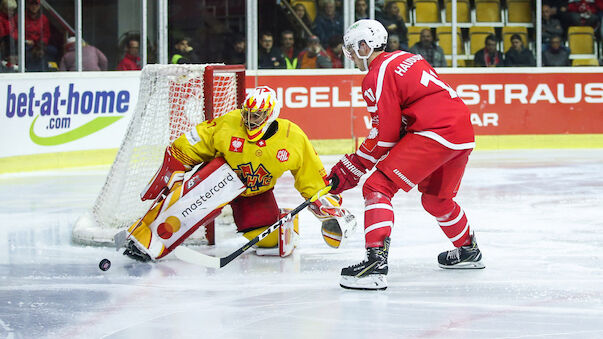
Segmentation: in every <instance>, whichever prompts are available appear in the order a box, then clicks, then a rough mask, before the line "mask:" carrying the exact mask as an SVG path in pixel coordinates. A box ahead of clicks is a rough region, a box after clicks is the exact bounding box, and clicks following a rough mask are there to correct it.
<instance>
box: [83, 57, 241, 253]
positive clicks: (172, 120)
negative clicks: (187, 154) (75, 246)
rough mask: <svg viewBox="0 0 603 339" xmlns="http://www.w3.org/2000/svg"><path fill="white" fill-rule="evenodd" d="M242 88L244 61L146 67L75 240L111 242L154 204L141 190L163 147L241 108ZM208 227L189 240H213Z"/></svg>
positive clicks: (152, 173)
mask: <svg viewBox="0 0 603 339" xmlns="http://www.w3.org/2000/svg"><path fill="white" fill-rule="evenodd" d="M244 91H245V68H244V66H242V65H235V66H230V65H148V66H145V68H144V69H143V71H142V73H141V79H140V88H139V96H138V103H137V104H136V110H135V112H134V115H133V117H132V120H131V121H130V124H129V126H128V129H127V132H126V135H125V137H124V139H123V141H122V144H121V146H120V148H119V151H118V152H117V156H116V158H115V161H114V162H113V165H112V166H111V169H110V171H109V174H108V175H107V179H106V181H105V184H104V186H103V188H102V189H101V192H100V193H99V195H98V197H97V199H96V202H95V204H94V206H93V208H92V210H91V211H89V212H88V213H86V214H85V215H84V216H82V217H80V218H79V219H78V220H77V222H76V225H75V226H74V229H73V240H74V242H76V243H80V244H85V245H112V244H113V236H114V235H115V233H117V232H118V231H119V230H120V229H123V228H126V227H129V226H130V225H131V224H132V223H133V222H135V221H136V220H137V219H138V218H140V217H142V216H143V215H144V213H145V212H146V211H147V210H148V209H149V207H150V205H151V204H152V201H145V202H143V201H141V200H140V193H141V191H142V190H143V189H144V188H145V186H146V185H147V183H148V181H149V180H150V178H151V177H152V176H153V175H154V174H155V171H157V169H158V168H159V166H160V165H161V163H162V160H163V153H164V151H165V148H166V147H167V146H168V145H169V144H170V143H171V142H173V141H174V140H175V139H176V138H177V137H178V136H180V135H181V134H182V133H185V132H187V131H189V130H190V129H191V128H193V126H195V125H197V124H199V123H200V122H202V121H204V120H207V119H211V118H212V117H217V116H220V115H222V114H225V113H227V112H230V111H232V110H233V109H236V108H238V107H240V105H241V104H242V102H243V99H244ZM206 228H207V229H204V228H203V227H201V228H200V229H199V230H198V231H197V232H195V233H196V234H193V237H191V238H192V241H191V242H192V243H202V242H204V241H207V242H208V243H210V244H213V242H214V239H213V224H212V225H209V226H208V227H206ZM206 231H207V236H206Z"/></svg>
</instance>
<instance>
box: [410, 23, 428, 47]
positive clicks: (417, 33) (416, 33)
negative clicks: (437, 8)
mask: <svg viewBox="0 0 603 339" xmlns="http://www.w3.org/2000/svg"><path fill="white" fill-rule="evenodd" d="M425 28H427V29H429V27H424V26H408V47H409V48H410V47H412V46H414V45H415V44H416V43H417V42H419V41H420V40H421V31H422V30H424V29H425Z"/></svg>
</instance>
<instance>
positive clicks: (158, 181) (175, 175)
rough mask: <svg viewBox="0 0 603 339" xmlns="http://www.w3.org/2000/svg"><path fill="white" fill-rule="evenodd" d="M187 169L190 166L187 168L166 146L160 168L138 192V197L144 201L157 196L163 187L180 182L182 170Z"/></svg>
mask: <svg viewBox="0 0 603 339" xmlns="http://www.w3.org/2000/svg"><path fill="white" fill-rule="evenodd" d="M189 169H190V167H189V168H187V167H186V166H185V165H183V164H182V163H181V162H180V161H179V160H178V159H176V158H174V156H173V155H172V152H171V149H170V147H168V148H166V149H165V154H164V156H163V164H162V165H161V168H159V170H157V173H155V175H154V176H153V178H151V181H150V182H149V184H148V185H147V187H145V189H144V190H143V191H142V192H141V193H140V199H141V200H143V201H145V200H149V199H155V198H157V196H158V195H159V193H161V190H163V188H164V187H168V188H169V189H171V188H172V187H173V186H174V184H175V183H177V182H182V179H184V172H186V171H187V170H189Z"/></svg>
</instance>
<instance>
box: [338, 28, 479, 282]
mask: <svg viewBox="0 0 603 339" xmlns="http://www.w3.org/2000/svg"><path fill="white" fill-rule="evenodd" d="M386 44H387V31H386V30H385V28H384V27H383V25H381V23H379V22H378V21H375V20H359V21H357V22H355V23H354V24H352V25H351V26H350V27H349V28H348V29H347V31H346V33H345V36H344V46H343V49H344V52H345V54H346V56H347V57H348V58H350V59H352V60H353V61H354V63H355V64H356V66H357V67H358V68H359V69H360V70H361V71H368V73H367V75H366V76H365V78H364V80H363V82H362V92H363V96H364V100H365V101H366V104H367V110H368V111H369V113H370V115H371V118H372V129H371V131H370V132H369V135H368V137H367V138H366V139H365V141H364V142H363V143H362V145H361V146H360V148H359V149H358V150H357V151H356V152H355V153H353V154H348V155H345V156H344V158H342V159H341V160H340V161H339V162H338V163H337V164H335V166H333V168H332V169H331V173H330V174H329V179H331V180H332V181H333V183H334V188H333V189H332V190H331V193H334V194H339V193H341V192H343V191H345V190H347V189H350V188H353V187H355V186H356V185H357V184H358V181H359V180H360V177H361V176H362V175H364V174H365V173H366V172H367V171H369V170H371V169H372V168H374V167H376V170H375V171H374V172H373V173H372V174H371V176H370V177H368V179H367V180H366V182H365V184H364V186H363V188H362V194H363V196H364V201H365V212H364V234H365V241H366V249H367V259H366V260H365V261H362V262H361V263H359V264H357V265H353V266H350V267H346V268H344V269H343V270H342V271H341V275H342V277H341V282H340V284H341V286H342V287H345V288H352V289H385V288H387V280H386V275H387V271H388V266H387V255H388V251H389V242H390V238H389V235H390V233H391V229H392V227H393V225H394V209H393V207H392V203H391V199H392V197H393V196H394V194H396V192H397V191H398V190H399V189H402V190H404V191H406V192H408V191H410V190H411V189H412V188H413V187H415V186H417V187H418V190H419V191H420V192H421V193H422V196H421V202H422V204H423V207H424V208H425V210H426V211H427V212H428V213H429V214H431V215H433V216H434V217H435V218H436V220H437V222H438V224H439V226H440V227H441V228H442V230H443V231H444V233H445V234H446V236H447V237H448V238H449V239H450V241H451V242H452V244H453V245H454V246H455V247H456V248H455V249H454V250H451V251H446V252H443V253H441V254H440V255H439V256H438V263H439V265H440V267H442V268H484V265H483V264H482V262H481V252H480V250H479V248H478V247H477V244H476V242H475V238H474V237H473V235H472V234H471V233H470V229H469V223H468V221H467V217H466V216H465V213H464V212H463V210H462V209H461V207H460V206H459V205H458V204H457V203H456V202H455V201H454V200H453V198H454V196H455V195H456V193H457V190H458V188H459V185H460V182H461V178H462V177H463V172H464V170H465V166H466V164H467V160H468V157H469V154H470V153H471V151H472V149H473V147H474V146H475V142H474V133H473V127H472V125H471V122H470V113H469V110H468V109H467V107H466V106H465V104H464V103H463V101H462V100H461V99H460V98H459V97H458V95H457V94H456V92H455V91H454V90H453V89H452V88H451V87H450V86H449V85H448V84H446V83H445V82H443V81H442V80H441V79H440V78H439V76H438V74H437V73H436V71H435V70H434V69H433V68H432V67H431V66H430V65H429V63H427V62H426V61H425V60H424V59H423V57H422V56H420V55H415V54H411V53H407V52H404V51H395V52H391V53H387V52H384V48H385V46H386Z"/></svg>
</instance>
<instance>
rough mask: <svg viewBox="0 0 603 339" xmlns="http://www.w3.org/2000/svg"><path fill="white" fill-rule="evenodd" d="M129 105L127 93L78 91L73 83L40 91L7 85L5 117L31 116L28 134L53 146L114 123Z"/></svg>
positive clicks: (22, 117) (128, 93)
mask: <svg viewBox="0 0 603 339" xmlns="http://www.w3.org/2000/svg"><path fill="white" fill-rule="evenodd" d="M129 107H130V92H129V91H126V90H123V91H119V92H116V91H112V90H109V91H104V90H100V91H94V92H93V91H81V92H80V91H78V90H77V89H76V88H75V84H73V83H70V84H68V85H66V86H64V87H62V86H56V87H55V88H54V90H53V91H46V92H43V91H41V90H37V89H36V86H31V87H30V88H29V90H27V91H23V92H21V91H19V90H18V89H14V88H13V86H12V85H8V86H7V90H6V108H5V113H4V114H5V116H6V117H7V118H9V119H28V118H29V119H31V118H33V120H32V122H31V126H30V128H29V136H30V138H31V140H32V141H33V142H34V143H36V144H38V145H42V146H55V145H61V144H65V143H68V142H71V141H75V140H78V139H81V138H83V137H85V136H88V135H90V134H93V133H95V132H97V131H100V130H101V129H103V128H105V127H107V126H109V125H111V124H113V123H115V122H117V121H118V120H120V119H121V118H123V117H124V113H126V112H127V111H128V109H129Z"/></svg>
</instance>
